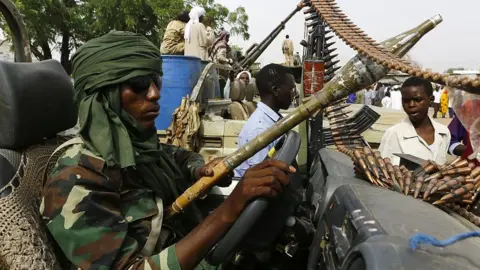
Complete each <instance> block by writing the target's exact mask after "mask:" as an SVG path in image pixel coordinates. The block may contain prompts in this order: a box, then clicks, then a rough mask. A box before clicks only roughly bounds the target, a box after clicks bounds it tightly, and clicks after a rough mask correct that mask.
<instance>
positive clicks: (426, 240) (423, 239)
mask: <svg viewBox="0 0 480 270" xmlns="http://www.w3.org/2000/svg"><path fill="white" fill-rule="evenodd" d="M471 237H480V231H477V232H466V233H461V234H457V235H454V236H452V237H450V238H448V239H447V240H443V241H442V240H438V239H437V238H435V237H433V236H431V235H428V234H424V233H417V234H416V235H414V236H412V238H410V248H411V249H412V250H416V249H417V246H418V245H421V244H425V245H432V246H435V247H446V246H450V245H453V244H455V243H456V242H458V241H461V240H464V239H467V238H471Z"/></svg>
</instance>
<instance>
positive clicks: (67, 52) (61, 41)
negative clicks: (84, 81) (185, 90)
mask: <svg viewBox="0 0 480 270" xmlns="http://www.w3.org/2000/svg"><path fill="white" fill-rule="evenodd" d="M12 1H13V2H14V3H15V5H16V6H17V8H18V9H19V10H20V12H21V13H22V14H23V15H24V20H25V22H26V25H27V29H28V32H29V36H30V45H31V49H32V53H33V54H34V56H35V57H36V58H37V59H39V60H45V59H51V58H52V53H53V52H54V51H59V52H60V55H61V63H62V65H63V66H64V68H65V70H66V71H67V72H68V73H70V71H71V61H70V58H71V54H72V52H73V51H74V50H75V49H76V48H78V47H79V46H81V45H82V44H83V43H84V42H86V41H88V40H90V39H92V38H95V37H98V36H101V35H104V34H106V33H108V32H109V31H110V30H113V29H115V30H122V31H131V32H136V33H140V34H143V35H145V36H146V37H147V38H148V39H149V40H150V41H152V42H153V43H154V44H157V45H158V46H160V43H161V40H162V37H163V33H164V29H165V27H166V26H167V24H168V22H169V21H171V20H172V19H174V18H175V17H176V16H177V15H178V14H179V13H180V12H181V11H182V10H185V9H189V8H190V7H191V6H193V5H201V6H203V7H204V8H205V10H206V11H207V16H208V17H210V18H211V19H212V27H213V28H214V29H216V30H219V29H220V28H221V27H223V26H229V27H230V31H231V34H232V35H239V36H241V37H242V38H244V39H248V38H249V34H248V15H247V14H246V12H245V9H244V8H243V7H238V8H237V9H235V10H233V11H230V10H229V9H228V8H226V7H225V6H223V5H220V4H218V3H215V2H214V0H194V1H185V2H184V1H183V0H101V1H98V0H12ZM0 28H1V29H2V30H3V31H4V33H5V35H6V36H7V38H8V37H9V29H6V28H7V27H6V26H5V24H4V22H2V20H1V18H0Z"/></svg>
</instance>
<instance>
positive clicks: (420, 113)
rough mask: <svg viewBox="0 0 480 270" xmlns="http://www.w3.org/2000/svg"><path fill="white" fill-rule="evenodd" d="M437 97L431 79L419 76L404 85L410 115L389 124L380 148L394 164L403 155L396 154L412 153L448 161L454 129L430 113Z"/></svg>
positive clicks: (404, 104)
mask: <svg viewBox="0 0 480 270" xmlns="http://www.w3.org/2000/svg"><path fill="white" fill-rule="evenodd" d="M433 101H434V97H433V88H432V85H431V84H430V82H428V81H426V80H424V79H422V78H417V77H412V78H409V79H408V80H406V81H405V82H404V83H403V85H402V106H403V109H404V110H405V112H406V113H407V115H408V117H407V118H406V119H405V120H403V121H402V122H400V123H399V124H397V125H395V126H393V127H391V128H389V129H388V130H387V131H386V132H385V134H384V135H383V138H382V141H381V143H380V148H379V151H380V152H381V154H382V157H384V158H387V157H388V158H390V159H391V160H392V163H393V164H394V165H399V164H400V158H399V157H397V156H395V155H394V154H410V155H413V156H416V157H419V158H422V159H425V160H433V161H435V162H437V163H439V164H444V163H445V162H446V159H447V152H448V147H449V143H450V137H451V136H450V131H449V130H448V128H447V127H446V126H444V125H442V124H440V123H438V122H435V121H434V120H432V119H431V118H430V117H429V116H428V109H429V107H430V105H431V103H432V102H433Z"/></svg>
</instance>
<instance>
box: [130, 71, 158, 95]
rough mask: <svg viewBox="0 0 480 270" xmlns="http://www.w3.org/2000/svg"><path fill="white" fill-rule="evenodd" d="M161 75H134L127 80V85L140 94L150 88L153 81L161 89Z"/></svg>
mask: <svg viewBox="0 0 480 270" xmlns="http://www.w3.org/2000/svg"><path fill="white" fill-rule="evenodd" d="M160 81H161V77H160V75H145V76H137V77H133V78H131V79H129V80H127V81H126V82H125V85H128V86H130V88H132V90H133V92H135V93H137V94H140V93H143V92H145V91H146V90H148V88H150V84H151V83H152V82H153V83H154V84H155V86H157V88H158V89H159V90H160Z"/></svg>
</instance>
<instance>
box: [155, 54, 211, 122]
mask: <svg viewBox="0 0 480 270" xmlns="http://www.w3.org/2000/svg"><path fill="white" fill-rule="evenodd" d="M162 59H163V78H162V90H161V92H160V94H161V98H160V101H159V104H160V116H159V117H157V119H155V126H156V127H157V130H166V129H167V128H168V126H169V125H170V122H171V121H172V114H173V112H174V111H175V109H176V108H178V107H179V106H180V103H181V102H182V97H185V96H186V95H189V94H191V93H192V90H193V88H194V87H195V85H196V84H197V81H198V79H199V78H200V73H201V71H202V64H201V61H200V58H197V57H191V56H183V55H162Z"/></svg>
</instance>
